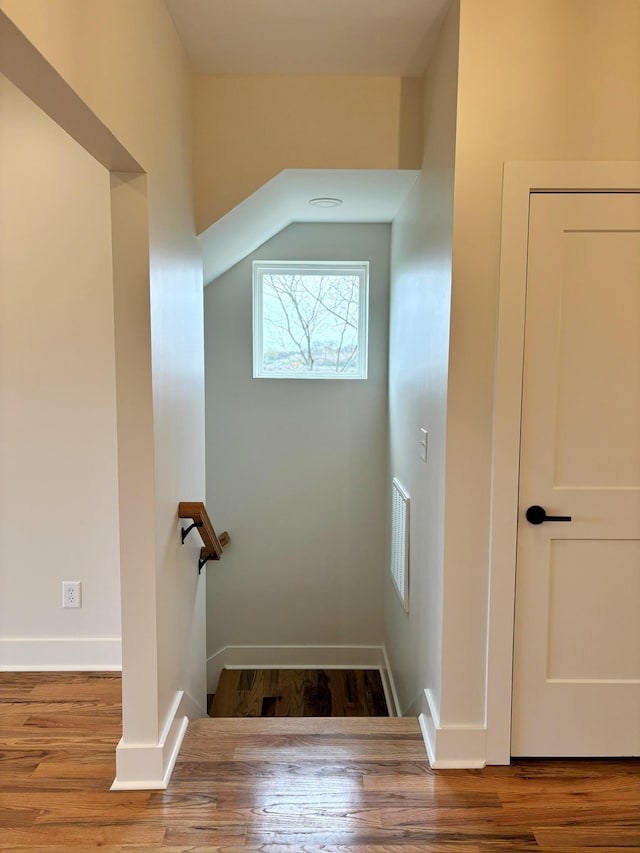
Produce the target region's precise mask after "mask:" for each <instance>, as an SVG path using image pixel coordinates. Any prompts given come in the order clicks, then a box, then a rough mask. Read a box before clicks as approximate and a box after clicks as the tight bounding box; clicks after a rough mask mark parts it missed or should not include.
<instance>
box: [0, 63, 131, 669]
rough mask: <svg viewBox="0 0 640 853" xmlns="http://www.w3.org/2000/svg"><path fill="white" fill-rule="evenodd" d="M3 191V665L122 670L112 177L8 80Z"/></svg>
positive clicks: (1, 145)
mask: <svg viewBox="0 0 640 853" xmlns="http://www.w3.org/2000/svg"><path fill="white" fill-rule="evenodd" d="M0 186H1V187H2V191H1V192H0V298H1V304H0V347H1V349H0V434H1V439H0V667H5V666H6V667H15V668H20V667H33V668H43V669H45V668H64V667H70V668H73V667H76V668H79V669H82V668H84V669H87V668H89V669H90V668H92V667H98V666H111V667H118V666H119V665H120V556H119V542H118V492H117V487H118V483H117V458H116V452H117V451H116V413H115V361H114V337H113V330H114V322H113V292H112V268H111V211H110V198H109V174H108V172H107V171H106V169H104V167H103V166H101V165H100V164H99V163H97V161H96V160H94V159H93V158H92V157H91V156H90V155H89V154H88V153H87V152H86V151H84V149H82V148H81V147H80V146H79V145H78V144H77V143H76V142H75V141H74V140H73V139H71V137H70V136H68V135H67V134H66V133H65V132H64V131H63V130H61V129H60V127H58V126H57V125H56V124H54V122H53V121H51V119H49V118H48V116H46V115H45V114H44V113H43V112H41V110H40V109H39V108H38V107H36V106H35V105H34V104H33V103H32V102H31V101H30V100H29V99H28V98H26V97H25V96H24V95H23V94H22V92H20V91H19V90H18V89H16V88H15V87H14V86H13V85H12V84H11V83H10V82H9V81H8V80H6V78H4V77H0ZM63 580H77V581H81V582H82V608H80V609H78V610H63V609H62V581H63Z"/></svg>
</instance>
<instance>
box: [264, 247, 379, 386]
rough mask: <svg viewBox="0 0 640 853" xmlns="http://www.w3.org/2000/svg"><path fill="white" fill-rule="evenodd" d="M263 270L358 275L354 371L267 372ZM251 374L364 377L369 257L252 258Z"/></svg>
mask: <svg viewBox="0 0 640 853" xmlns="http://www.w3.org/2000/svg"><path fill="white" fill-rule="evenodd" d="M265 274H282V275H291V274H293V275H295V274H307V275H309V274H323V275H340V274H344V275H349V276H353V275H357V276H358V278H359V287H358V352H357V371H356V372H355V373H350V374H346V373H336V372H335V371H331V372H330V371H326V370H325V371H322V370H313V371H311V370H306V371H301V370H291V371H288V372H279V373H274V372H269V371H266V370H265V368H264V347H263V344H264V335H263V329H264V312H263V291H264V285H263V278H264V276H265ZM252 293H253V304H252V316H253V378H254V379H314V380H316V379H338V380H344V379H356V380H357V379H366V378H367V373H368V362H369V261H335V260H331V261H265V260H256V261H254V262H253V276H252Z"/></svg>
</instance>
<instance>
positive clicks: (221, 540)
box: [178, 501, 231, 572]
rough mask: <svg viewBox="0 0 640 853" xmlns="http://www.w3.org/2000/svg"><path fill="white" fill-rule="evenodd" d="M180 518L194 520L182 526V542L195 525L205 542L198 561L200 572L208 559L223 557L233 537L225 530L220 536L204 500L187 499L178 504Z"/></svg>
mask: <svg viewBox="0 0 640 853" xmlns="http://www.w3.org/2000/svg"><path fill="white" fill-rule="evenodd" d="M178 518H190V519H191V520H192V521H193V524H191V525H190V526H189V527H187V528H184V527H183V528H182V542H183V544H184V540H185V538H186V537H187V535H188V534H189V533H190V531H191V530H193V528H194V527H197V528H198V532H199V533H200V536H201V538H202V541H203V542H204V547H203V548H201V549H200V559H199V561H198V572H201V571H202V567H203V566H204V564H205V563H206V562H207V561H208V560H219V559H220V557H222V552H223V550H224V546H225V545H228V544H229V542H231V537H230V536H229V534H228V533H227V531H226V530H225V531H224V533H221V534H220V536H218V535H217V534H216V531H215V530H214V529H213V524H211V519H210V518H209V515H208V513H207V510H206V508H205V505H204V504H203V503H202V501H191V502H189V501H187V502H183V503H179V504H178Z"/></svg>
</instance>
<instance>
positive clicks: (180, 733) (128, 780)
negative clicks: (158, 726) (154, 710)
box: [111, 690, 189, 791]
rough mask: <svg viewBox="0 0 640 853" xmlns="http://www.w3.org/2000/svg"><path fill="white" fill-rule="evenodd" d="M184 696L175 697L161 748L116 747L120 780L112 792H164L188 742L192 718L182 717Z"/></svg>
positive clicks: (178, 694) (126, 744) (180, 692)
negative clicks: (185, 740)
mask: <svg viewBox="0 0 640 853" xmlns="http://www.w3.org/2000/svg"><path fill="white" fill-rule="evenodd" d="M183 700H184V693H183V691H182V690H179V691H178V692H177V693H176V694H175V697H174V700H173V702H172V703H171V707H170V709H169V712H168V714H167V719H166V722H165V725H164V728H163V730H162V733H161V735H160V738H159V739H158V743H157V744H148V743H142V744H140V743H127V742H126V741H125V739H124V738H121V740H120V743H119V744H118V746H117V747H116V778H115V779H114V781H113V784H112V785H111V790H112V791H150V790H164V789H165V788H166V787H167V786H168V784H169V779H170V778H171V774H172V773H173V768H174V765H175V763H176V759H177V757H178V752H179V751H180V746H181V744H182V740H183V738H184V735H185V732H186V730H187V726H188V724H189V719H188V717H185V716H181V715H180V713H179V711H180V709H181V707H182V706H183Z"/></svg>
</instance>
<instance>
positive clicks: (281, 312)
mask: <svg viewBox="0 0 640 853" xmlns="http://www.w3.org/2000/svg"><path fill="white" fill-rule="evenodd" d="M261 281H262V368H263V371H264V373H263V375H270V374H273V375H277V374H292V373H295V372H300V373H305V374H307V373H308V374H313V373H321V374H323V375H327V374H332V375H335V376H336V377H340V376H345V377H348V376H353V375H357V374H358V373H359V371H361V365H359V359H358V347H359V345H360V344H359V338H360V335H359V317H360V308H361V305H360V300H361V281H362V277H361V275H360V274H358V273H353V274H350V273H349V272H348V271H347V272H342V271H340V272H339V273H336V274H332V272H331V271H328V272H327V273H326V274H325V273H324V272H317V271H315V270H314V271H313V272H308V273H307V272H306V271H304V270H302V271H300V270H296V271H292V272H286V271H285V272H281V271H274V272H267V271H265V272H264V273H263V274H262V279H261Z"/></svg>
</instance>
